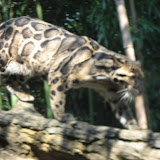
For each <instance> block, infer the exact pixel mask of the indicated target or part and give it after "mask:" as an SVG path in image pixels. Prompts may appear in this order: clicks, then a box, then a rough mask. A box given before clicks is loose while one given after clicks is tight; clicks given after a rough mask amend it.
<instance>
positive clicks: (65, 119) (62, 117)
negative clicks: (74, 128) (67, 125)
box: [55, 114, 75, 122]
mask: <svg viewBox="0 0 160 160" xmlns="http://www.w3.org/2000/svg"><path fill="white" fill-rule="evenodd" d="M55 118H56V119H57V120H58V121H60V122H71V121H75V118H74V117H73V116H72V115H71V114H63V115H58V116H57V115H56V116H55Z"/></svg>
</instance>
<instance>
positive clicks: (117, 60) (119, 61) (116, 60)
mask: <svg viewBox="0 0 160 160" xmlns="http://www.w3.org/2000/svg"><path fill="white" fill-rule="evenodd" d="M113 61H114V63H115V64H116V65H117V67H121V66H123V65H125V64H127V60H126V59H124V58H117V57H116V56H113Z"/></svg>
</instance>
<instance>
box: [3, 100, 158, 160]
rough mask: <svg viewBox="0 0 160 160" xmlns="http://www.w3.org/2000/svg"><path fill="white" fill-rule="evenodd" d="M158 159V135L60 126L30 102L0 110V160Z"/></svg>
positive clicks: (81, 125)
mask: <svg viewBox="0 0 160 160" xmlns="http://www.w3.org/2000/svg"><path fill="white" fill-rule="evenodd" d="M3 159H6V160H21V159H22V160H23V159H30V160H135V159H136V160H159V159H160V133H152V132H150V131H144V130H136V131H130V130H123V129H117V128H111V127H107V126H94V125H90V124H88V123H85V122H79V121H75V122H70V123H60V122H58V121H57V120H54V119H45V118H44V117H42V116H41V115H40V114H39V113H37V112H36V110H35V109H34V106H33V105H32V104H30V103H24V102H20V101H19V102H18V103H17V104H16V106H15V107H14V108H13V109H12V110H10V111H0V160H3Z"/></svg>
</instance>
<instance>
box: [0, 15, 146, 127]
mask: <svg viewBox="0 0 160 160" xmlns="http://www.w3.org/2000/svg"><path fill="white" fill-rule="evenodd" d="M0 71H1V74H9V75H10V76H9V78H8V80H7V81H6V84H7V89H8V90H9V91H10V92H11V93H12V94H15V95H16V96H17V97H18V98H19V99H21V100H22V101H32V100H34V97H33V96H32V95H29V94H27V93H25V92H24V91H23V90H22V88H21V86H22V85H24V83H25V82H26V81H27V79H28V78H30V77H33V76H39V77H46V80H47V81H48V83H49V86H50V103H51V108H52V110H53V114H54V116H55V118H56V119H57V120H59V121H68V120H69V121H71V120H74V118H73V116H71V115H70V114H66V113H65V108H64V106H65V97H66V91H68V90H69V89H71V88H80V87H88V88H92V89H94V90H96V91H97V92H98V93H99V94H100V95H102V96H103V97H104V98H105V99H106V100H107V101H108V102H109V103H110V105H111V108H112V110H113V111H114V112H115V115H116V117H117V118H118V119H119V120H120V122H121V123H122V124H123V126H124V127H126V128H134V126H137V123H136V121H135V120H134V118H133V116H132V113H131V110H130V107H129V106H128V103H126V102H128V101H130V100H132V99H133V98H134V97H135V96H136V95H138V94H139V93H140V92H141V86H142V84H141V83H142V79H143V72H142V70H141V67H140V66H139V65H138V64H136V62H133V61H131V60H129V59H128V58H127V57H125V56H123V55H120V54H117V53H115V52H113V51H110V50H108V49H106V48H105V47H103V46H101V45H100V44H98V43H97V42H96V41H94V40H93V39H91V38H88V37H86V36H77V35H75V34H73V33H70V32H68V31H66V30H65V29H63V28H61V27H58V26H55V25H52V24H49V23H47V22H44V21H42V20H39V19H35V18H30V17H20V18H14V19H10V20H8V21H6V22H4V23H2V24H1V25H0Z"/></svg>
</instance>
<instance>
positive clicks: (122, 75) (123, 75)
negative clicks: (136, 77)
mask: <svg viewBox="0 0 160 160" xmlns="http://www.w3.org/2000/svg"><path fill="white" fill-rule="evenodd" d="M117 76H120V77H126V76H127V75H125V74H117Z"/></svg>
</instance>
